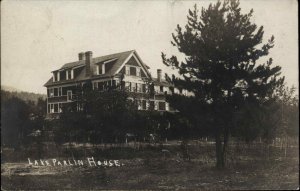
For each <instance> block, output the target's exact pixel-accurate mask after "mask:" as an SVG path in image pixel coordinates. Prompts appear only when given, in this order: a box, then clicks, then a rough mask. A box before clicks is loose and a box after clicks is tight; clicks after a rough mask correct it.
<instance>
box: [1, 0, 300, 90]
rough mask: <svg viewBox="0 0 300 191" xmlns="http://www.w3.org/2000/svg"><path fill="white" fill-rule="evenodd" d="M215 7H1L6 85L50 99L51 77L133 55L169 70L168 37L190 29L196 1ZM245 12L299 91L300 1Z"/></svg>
mask: <svg viewBox="0 0 300 191" xmlns="http://www.w3.org/2000/svg"><path fill="white" fill-rule="evenodd" d="M210 2H215V1H208V0H202V1H174V0H172V1H138V2H137V1H4V2H3V1H2V2H1V83H2V84H3V85H7V86H12V87H15V88H18V89H21V90H25V91H30V92H38V93H45V92H46V88H45V87H43V85H44V84H45V83H46V81H47V80H48V79H49V78H50V77H51V71H52V70H55V69H58V68H59V67H61V66H62V65H63V64H64V63H67V62H72V61H76V60H77V59H78V53H79V52H82V51H88V50H91V51H93V55H94V56H95V57H97V56H102V55H106V54H111V53H116V52H120V51H126V50H132V49H135V50H136V51H137V52H138V54H139V55H140V57H141V59H142V60H143V61H144V62H145V63H146V64H147V65H149V66H150V67H151V73H152V74H153V75H156V69H158V68H161V69H163V71H167V69H166V67H165V66H164V65H163V64H162V61H161V56H160V55H161V52H162V51H163V52H165V53H167V55H171V54H176V53H177V50H176V48H174V47H173V46H171V43H170V41H171V33H172V32H174V29H175V27H176V25H177V24H180V25H184V24H185V23H186V15H187V13H188V9H189V8H192V7H193V5H194V4H195V3H197V5H198V7H199V8H200V7H202V6H204V7H207V6H208V4H209V3H210ZM240 3H241V8H242V11H243V12H248V11H249V10H250V9H251V8H253V9H254V16H253V19H252V21H253V22H255V23H256V24H257V25H263V26H264V30H265V36H264V40H265V42H266V40H267V39H268V38H270V37H271V35H272V34H273V35H274V36H275V47H274V48H273V49H272V50H271V53H270V57H273V59H274V65H280V66H282V73H283V75H285V76H286V82H287V83H288V85H290V86H291V85H296V86H297V87H298V20H297V19H298V12H297V6H298V5H297V1H296V0H241V2H240Z"/></svg>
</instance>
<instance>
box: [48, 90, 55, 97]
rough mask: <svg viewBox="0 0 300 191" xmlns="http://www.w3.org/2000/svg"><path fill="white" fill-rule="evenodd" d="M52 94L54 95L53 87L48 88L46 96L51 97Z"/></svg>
mask: <svg viewBox="0 0 300 191" xmlns="http://www.w3.org/2000/svg"><path fill="white" fill-rule="evenodd" d="M53 96H54V90H53V88H50V89H49V94H48V97H53Z"/></svg>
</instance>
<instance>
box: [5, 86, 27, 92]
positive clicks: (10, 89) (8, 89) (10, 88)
mask: <svg viewBox="0 0 300 191" xmlns="http://www.w3.org/2000/svg"><path fill="white" fill-rule="evenodd" d="M1 90H5V91H8V92H21V91H22V90H19V89H17V88H14V87H11V86H5V85H1Z"/></svg>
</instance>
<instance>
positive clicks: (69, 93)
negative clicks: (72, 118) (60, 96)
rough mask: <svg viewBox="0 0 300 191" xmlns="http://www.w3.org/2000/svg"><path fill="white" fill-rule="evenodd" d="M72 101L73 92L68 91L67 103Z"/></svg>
mask: <svg viewBox="0 0 300 191" xmlns="http://www.w3.org/2000/svg"><path fill="white" fill-rule="evenodd" d="M71 100H72V91H71V90H68V91H67V101H71Z"/></svg>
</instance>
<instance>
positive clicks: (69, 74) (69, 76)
mask: <svg viewBox="0 0 300 191" xmlns="http://www.w3.org/2000/svg"><path fill="white" fill-rule="evenodd" d="M68 79H69V80H70V79H72V70H69V71H68Z"/></svg>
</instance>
